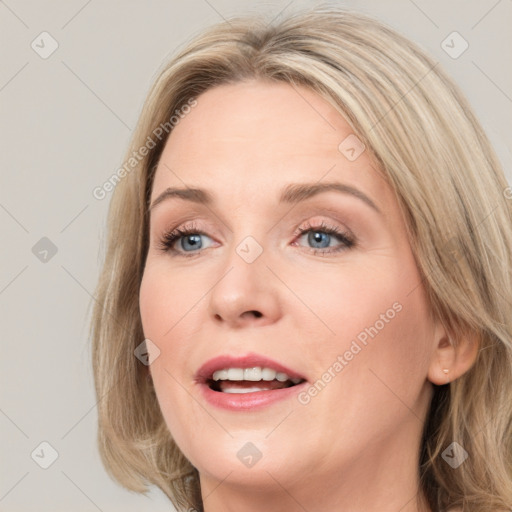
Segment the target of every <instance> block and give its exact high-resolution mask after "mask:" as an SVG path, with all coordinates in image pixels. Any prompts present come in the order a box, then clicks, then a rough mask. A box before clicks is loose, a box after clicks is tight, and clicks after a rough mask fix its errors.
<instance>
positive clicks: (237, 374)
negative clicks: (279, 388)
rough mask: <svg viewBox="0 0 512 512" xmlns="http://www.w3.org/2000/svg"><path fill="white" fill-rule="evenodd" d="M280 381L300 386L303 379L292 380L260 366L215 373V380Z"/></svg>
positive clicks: (225, 369)
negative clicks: (288, 381)
mask: <svg viewBox="0 0 512 512" xmlns="http://www.w3.org/2000/svg"><path fill="white" fill-rule="evenodd" d="M274 379H276V380H278V381H279V382H285V381H287V380H290V381H291V382H293V383H294V384H298V383H299V382H300V381H301V379H299V378H293V379H292V378H291V377H289V376H288V375H287V374H286V373H283V372H276V371H275V370H272V368H261V367H259V366H255V367H253V368H245V369H243V368H224V369H223V370H217V371H216V372H213V380H215V381H218V380H232V381H240V380H248V381H254V382H258V381H260V380H266V381H271V380H274Z"/></svg>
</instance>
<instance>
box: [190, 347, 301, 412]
mask: <svg viewBox="0 0 512 512" xmlns="http://www.w3.org/2000/svg"><path fill="white" fill-rule="evenodd" d="M196 382H197V383H198V384H200V385H201V389H203V391H204V396H205V397H206V398H207V400H209V401H210V402H211V403H213V404H215V405H218V406H223V407H226V408H232V409H237V408H238V409H240V408H244V409H250V408H255V407H256V406H263V405H265V404H270V403H272V402H274V401H276V400H280V399H284V398H285V397H288V396H290V393H293V392H294V390H293V389H289V388H295V387H300V386H301V385H302V384H304V383H305V382H306V378H305V377H304V376H302V375H301V374H299V373H298V372H296V371H295V370H292V369H290V368H287V367H286V366H284V365H282V364H281V363H278V362H276V361H273V360H271V359H269V358H267V357H264V356H260V355H258V354H248V355H246V356H240V357H234V356H227V355H226V356H218V357H216V358H214V359H211V360H210V361H208V362H206V363H205V364H204V365H203V366H202V367H201V368H200V369H199V370H198V372H197V373H196Z"/></svg>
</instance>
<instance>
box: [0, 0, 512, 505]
mask: <svg viewBox="0 0 512 512" xmlns="http://www.w3.org/2000/svg"><path fill="white" fill-rule="evenodd" d="M333 3H335V2H333ZM340 4H343V5H345V6H349V7H354V8H355V9H357V10H360V11H363V12H367V13H369V14H372V15H374V16H375V17H377V18H380V19H382V20H383V21H385V22H387V23H389V24H390V25H391V26H393V27H395V28H396V29H398V30H399V31H401V32H402V33H403V34H405V35H406V36H409V37H410V38H411V39H413V40H414V41H416V42H417V43H418V44H420V45H421V46H422V47H423V48H425V49H426V50H427V51H428V52H429V53H430V54H431V55H433V56H434V58H435V59H436V60H437V61H439V62H440V63H441V65H442V66H444V67H445V68H446V69H447V70H448V72H449V73H450V74H451V75H452V76H453V77H454V78H455V80H456V81H457V82H458V83H459V85H460V86H461V87H462V90H463V91H464V92H465V94H466V95H467V97H468V98H469V100H470V102H471V104H472V105H473V107H474V109H475V111H476V114H477V116H478V117H479V119H480V121H481V122H482V124H483V126H484V128H485V130H486V131H487V133H488V135H489V137H490V139H491V140H492V142H493V144H494V146H495V148H496V150H497V153H498V155H499V157H500V159H501V161H502V163H503V165H504V167H505V169H506V172H507V177H508V180H509V182H511V169H512V156H511V150H510V148H511V142H512V115H511V114H512V72H511V66H510V62H512V59H511V57H512V55H511V53H512V32H511V31H510V27H511V26H512V1H511V0H478V1H468V0H429V1H427V0H414V1H413V0H396V1H390V0H384V1H383V0H368V1H357V0H352V1H344V2H340ZM309 5H312V2H304V1H299V0H291V1H290V0H283V1H275V2H255V1H249V0H245V1H240V0H190V1H187V2H185V0H181V1H171V0H152V1H150V2H143V1H142V0H137V1H136V0H130V1H127V0H122V1H121V0H102V1H100V0H89V1H87V0H72V1H70V0H67V1H64V0H54V1H46V2H40V1H36V0H5V1H0V38H1V39H0V43H1V44H0V48H1V55H2V57H1V61H0V62H1V64H0V66H1V67H0V108H1V111H0V119H1V133H0V141H1V142H0V144H1V151H0V159H1V163H0V169H1V175H0V176H1V184H0V226H1V233H2V250H1V253H0V314H1V350H2V354H1V369H0V378H1V388H0V389H1V396H0V433H1V443H0V446H1V448H0V449H1V453H0V461H1V473H0V511H9V512H22V511H23V512H26V511H38V512H46V511H48V512H49V511H51V512H60V511H63V512H64V511H70V510H72V511H74V512H81V511H83V512H86V511H87V512H89V511H97V510H100V511H104V512H107V511H120V510H123V511H125V512H130V511H140V510H144V511H146V510H147V511H154V512H158V511H169V510H172V507H171V505H170V502H169V501H168V500H167V498H166V497H165V496H164V495H163V493H161V492H160V491H159V490H157V489H152V491H151V492H150V494H149V495H148V496H147V497H145V496H143V495H138V494H134V493H130V492H129V491H126V490H124V489H123V488H122V487H120V486H118V485H117V484H115V483H114V482H113V481H112V480H110V478H109V477H108V475H107V474H106V472H105V470H104V469H103V467H102V465H101V462H100V459H99V455H98V451H97V448H96V428H97V425H96V422H97V409H96V398H95V395H94V390H93V380H92V372H91V365H90V340H89V338H88V328H89V309H88V308H89V306H90V303H91V302H92V301H93V297H92V293H93V290H94V287H95V283H96V279H97V277H98V273H99V268H100V261H101V258H102V256H103V252H102V251H103V249H104V243H103V234H104V226H105V221H106V214H107V208H108V201H109V199H110V195H107V197H106V198H105V199H103V200H98V199H95V198H94V196H93V194H92V191H93V190H94V188H95V187H97V186H99V185H101V184H102V183H104V181H105V180H106V179H108V177H110V176H111V175H112V174H113V173H114V172H115V171H116V170H117V169H118V167H119V166H120V165H121V164H122V158H123V156H124V152H125V150H126V147H127V143H128V139H129V136H130V133H131V131H132V130H133V129H134V127H135V125H136V122H137V118H138V115H139V112H140V108H141V105H142V102H143V100H144V98H145V95H146V93H147V91H148V88H149V86H150V84H151V83H152V81H153V79H154V78H155V77H156V74H157V72H158V70H159V69H161V67H162V66H163V64H164V62H165V61H167V60H168V59H169V58H170V57H171V56H172V55H173V54H174V53H175V52H176V51H177V50H178V49H180V48H182V47H183V46H184V45H185V44H186V43H187V42H188V41H189V40H190V39H191V38H192V37H193V36H195V35H197V34H198V33H199V32H200V31H201V30H202V29H203V28H205V27H207V26H209V25H211V24H213V23H216V22H218V21H221V20H222V19H223V18H228V17H230V16H231V15H234V14H242V13H249V12H256V11H258V12H259V11H267V12H269V13H270V17H271V18H272V17H276V18H277V17H279V16H283V15H285V14H288V13H289V12H292V11H294V10H297V9H300V8H302V7H305V6H309ZM454 31H456V32H458V34H459V35H460V38H459V36H456V37H457V39H456V40H455V43H454V44H452V45H451V46H454V45H455V49H456V50H457V49H458V50H461V49H462V46H460V45H463V46H465V45H466V44H468V45H469V46H468V48H467V49H466V51H464V52H463V53H462V54H461V55H460V56H458V58H453V52H454V50H452V55H449V54H448V53H447V52H446V51H445V49H443V41H445V40H446V38H447V37H448V36H449V35H450V34H452V33H453V32H454ZM42 32H46V33H47V34H43V35H41V33H42ZM452 37H453V36H452ZM56 45H58V46H56ZM457 45H459V46H457ZM54 47H56V49H55V50H54V51H53V53H51V55H46V54H45V52H46V53H48V52H50V51H51V50H52V49H54ZM456 53H458V52H456ZM41 443H43V444H41ZM44 465H49V466H48V467H47V468H46V469H44V468H43V467H41V466H44Z"/></svg>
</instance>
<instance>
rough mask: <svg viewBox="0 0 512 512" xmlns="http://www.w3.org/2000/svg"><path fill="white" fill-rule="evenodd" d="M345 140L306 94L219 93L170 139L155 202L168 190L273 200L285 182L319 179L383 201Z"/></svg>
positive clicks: (246, 87) (245, 89)
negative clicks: (193, 189)
mask: <svg viewBox="0 0 512 512" xmlns="http://www.w3.org/2000/svg"><path fill="white" fill-rule="evenodd" d="M349 136H352V137H354V135H353V132H352V129H351V127H350V125H349V124H348V123H347V122H346V120H345V119H344V118H343V116H342V115H341V114H340V113H338V112H337V111H336V110H335V109H334V107H332V106H331V105H330V104H329V103H328V102H327V101H326V100H324V99H323V98H322V97H321V96H319V95H318V94H316V93H315V92H314V91H311V90H309V89H306V88H304V87H297V86H292V85H290V84H287V83H279V82H278V83H273V82H272V83H271V82H262V81H257V80H253V81H248V82H240V83H235V84H227V85H221V86H217V87H215V88H212V89H209V90H208V91H206V92H205V93H203V94H202V95H200V96H199V97H198V98H197V106H196V107H194V108H193V109H191V111H190V113H188V114H187V115H186V116H185V117H184V118H183V119H181V121H180V123H179V124H178V125H176V127H175V128H174V129H173V131H172V132H171V134H170V136H169V138H168V140H167V142H166V145H165V148H164V151H163V153H162V156H161V159H160V162H159V165H158V168H157V171H156V174H155V179H154V183H153V193H152V198H154V197H156V195H158V194H159V193H161V192H162V191H163V190H165V188H167V187H171V186H176V187H178V186H180V187H183V186H190V187H192V186H197V187H201V188H207V189H209V190H211V191H212V193H213V194H214V195H215V196H219V197H221V196H222V197H226V198H229V199H230V200H232V201H236V200H237V199H238V200H239V201H240V203H241V204H243V203H244V202H246V201H247V199H248V196H250V199H255V198H256V196H258V197H261V198H262V199H263V198H265V199H266V200H269V199H275V200H277V197H278V195H279V192H280V191H281V189H282V188H284V186H286V185H287V184H289V183H295V182H316V181H321V180H326V181H335V180H336V181H340V182H343V183H346V184H349V185H351V186H354V187H358V188H360V189H362V190H363V191H364V192H365V193H367V194H368V195H372V194H373V196H374V197H376V195H379V196H382V194H383V192H384V191H383V190H382V189H383V186H384V182H383V179H382V177H381V176H380V175H379V174H378V173H377V172H376V170H375V169H374V168H373V167H372V164H371V162H370V158H369V155H368V152H366V151H365V152H363V153H362V154H361V155H360V156H359V157H358V158H357V159H355V160H353V161H351V160H349V159H348V158H347V156H346V155H345V154H344V153H343V151H341V150H340V144H341V143H343V141H345V140H347V137H349ZM348 140H352V139H348ZM376 202H378V198H377V197H376Z"/></svg>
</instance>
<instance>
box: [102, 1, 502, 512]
mask: <svg viewBox="0 0 512 512" xmlns="http://www.w3.org/2000/svg"><path fill="white" fill-rule="evenodd" d="M130 159H133V162H132V163H133V165H132V164H130V166H131V167H132V169H131V170H130V172H123V173H120V176H119V180H118V181H119V182H118V183H117V185H116V188H115V191H114V196H113V198H112V202H111V208H110V212H109V216H110V217H109V235H108V237H109V238H108V247H107V253H106V258H105V264H104V267H103V271H102V273H101V277H100V280H99V284H98V288H97V302H96V306H95V308H96V309H95V311H94V318H93V323H92V335H93V364H94V373H95V383H96V392H97V396H98V399H99V403H98V411H99V447H100V453H101V456H102V459H103V462H104V464H105V466H106V468H107V469H108V470H109V472H110V473H111V475H112V476H113V477H114V478H116V479H117V480H118V481H119V482H121V483H122V484H123V485H124V486H125V487H127V488H129V489H132V490H135V491H139V492H144V491H145V490H146V488H147V487H146V486H147V484H148V483H149V484H154V485H157V486H158V487H159V488H160V489H162V490H163V491H164V492H165V493H166V494H167V495H168V496H169V498H170V499H171V501H172V502H173V504H174V505H175V506H176V507H177V508H178V510H205V511H207V512H216V511H220V510H222V511H226V510H238V511H253V510H267V511H274V510H276V511H277V510H279V511H281V510H287V511H295V510H307V511H310V512H311V511H317V510H322V511H325V510H350V511H354V512H357V511H368V510H380V511H388V510H389V511H398V510H401V511H402V512H413V511H414V512H417V511H429V512H437V511H441V510H442V511H446V510H462V511H464V512H466V511H470V512H477V511H478V512H483V511H486V512H487V511H490V510H493V511H495V510H509V509H510V507H511V506H512V485H511V453H512V452H511V436H510V433H511V418H512V408H511V407H512V401H511V400H510V392H511V387H512V386H511V383H512V374H511V368H512V364H511V362H512V345H511V339H512V319H511V315H510V308H511V304H512V293H511V290H512V287H511V279H510V268H511V264H512V261H511V260H512V249H511V248H512V208H511V203H510V200H509V199H507V198H509V197H510V193H509V192H510V188H509V187H508V185H507V182H506V180H505V178H504V175H503V171H502V170H501V168H500V164H499V162H498V160H497V158H496V156H495V154H494V152H493V150H492V148H491V146H490V143H489V141H488V139H487V138H486V136H485V134H484V132H483V131H482V129H481V127H480V124H479V123H478V121H477V119H476V118H475V116H474V114H473V113H472V110H471V108H470V106H469V105H468V103H467V101H466V100H465V98H464V97H463V95H462V94H461V92H460V91H459V89H458V88H457V86H456V85H455V84H454V83H453V81H452V80H451V79H450V78H449V77H448V76H447V75H446V74H445V73H444V72H443V71H442V70H441V68H440V66H439V65H438V63H436V62H435V61H434V60H432V59H431V58H430V57H428V56H427V55H425V53H424V52H423V51H422V50H420V49H419V48H418V47H417V46H415V45H414V44H413V43H411V42H410V41H408V40H407V39H405V38H404V37H402V36H401V35H399V34H397V33H396V32H394V31H393V30H391V29H389V28H388V27H386V26H384V25H383V24H381V23H380V22H377V21H375V20H372V19H370V18H368V17H366V16H363V15H360V14H356V13H352V12H346V11H343V10H338V9H334V8H331V7H320V8H316V9H312V10H310V11H308V12H302V13H299V14H295V15H294V16H291V17H289V18H288V19H286V20H284V21H282V22H280V23H278V24H276V25H272V26H267V25H266V20H262V19H256V18H253V17H247V18H238V19H231V20H228V21H227V22H225V23H222V24H219V25H217V26H215V27H212V28H211V29H209V30H208V31H206V32H205V33H203V34H201V35H200V36H198V37H197V38H196V39H195V40H193V41H192V42H191V43H190V44H189V45H188V47H187V48H185V49H184V50H183V51H182V52H181V53H180V54H179V55H177V56H176V57H175V58H174V59H173V60H172V61H171V62H170V63H169V64H168V65H167V66H166V67H165V68H164V69H163V71H162V72H161V73H160V75H159V77H158V78H157V80H156V82H155V84H154V85H153V87H152V89H151V90H150V92H149V95H148V98H147V100H146V103H145V106H144V108H143V112H142V115H141V118H140V121H139V124H138V127H137V129H136V131H135V133H134V136H133V140H132V141H131V145H130V149H129V151H128V153H127V162H130V161H131V160H130Z"/></svg>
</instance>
